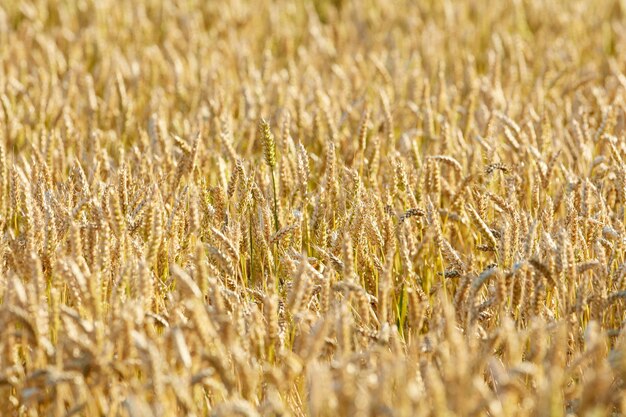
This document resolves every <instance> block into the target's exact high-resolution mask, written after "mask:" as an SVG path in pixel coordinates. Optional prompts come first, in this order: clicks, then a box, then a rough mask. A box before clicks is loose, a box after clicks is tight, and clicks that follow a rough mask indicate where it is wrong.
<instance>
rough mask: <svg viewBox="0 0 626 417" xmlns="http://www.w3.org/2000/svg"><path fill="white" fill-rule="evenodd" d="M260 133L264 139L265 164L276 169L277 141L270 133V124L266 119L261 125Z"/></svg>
mask: <svg viewBox="0 0 626 417" xmlns="http://www.w3.org/2000/svg"><path fill="white" fill-rule="evenodd" d="M259 131H260V133H261V138H262V139H263V155H264V157H265V163H266V164H267V165H268V166H269V167H270V168H274V167H275V166H276V141H275V140H274V135H273V134H272V132H271V131H270V124H269V123H268V122H267V121H266V120H265V119H261V122H260V123H259Z"/></svg>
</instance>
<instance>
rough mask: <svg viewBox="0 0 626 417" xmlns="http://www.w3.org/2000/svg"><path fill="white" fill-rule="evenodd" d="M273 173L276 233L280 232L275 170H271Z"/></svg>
mask: <svg viewBox="0 0 626 417" xmlns="http://www.w3.org/2000/svg"><path fill="white" fill-rule="evenodd" d="M270 172H271V173H272V191H273V192H274V229H275V230H274V231H275V232H278V203H277V200H276V179H275V178H274V170H273V169H271V168H270Z"/></svg>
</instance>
